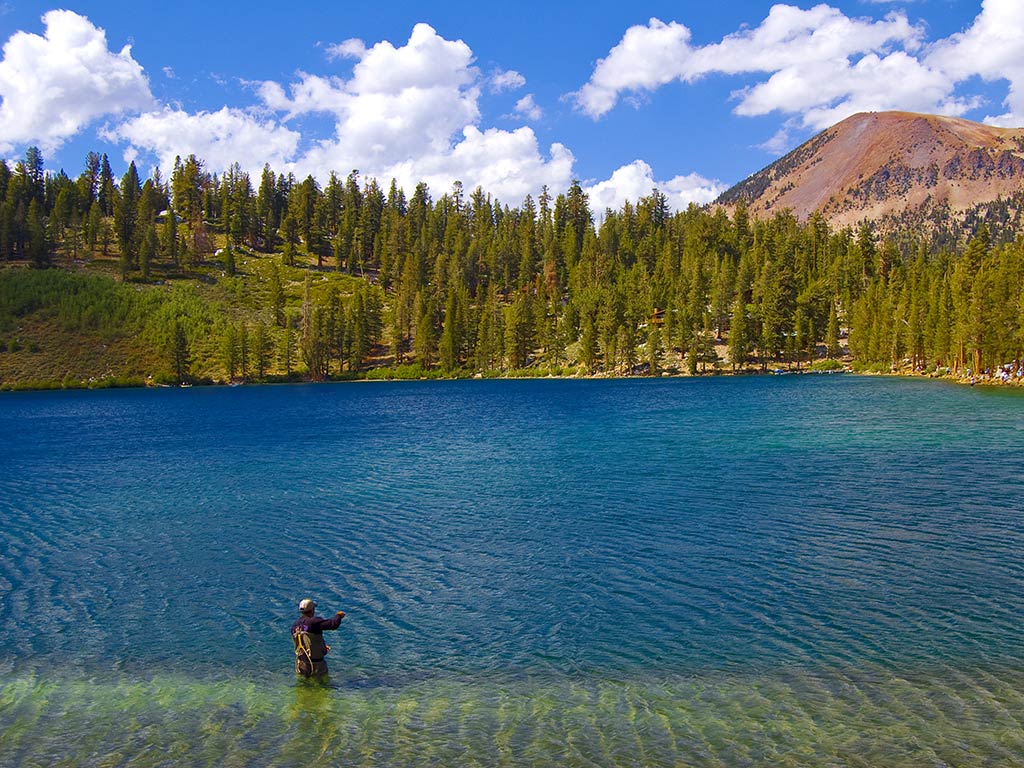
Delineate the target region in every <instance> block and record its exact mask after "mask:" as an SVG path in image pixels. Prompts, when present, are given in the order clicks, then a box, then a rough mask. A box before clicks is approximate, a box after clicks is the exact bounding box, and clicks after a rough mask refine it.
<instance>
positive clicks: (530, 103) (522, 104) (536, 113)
mask: <svg viewBox="0 0 1024 768" xmlns="http://www.w3.org/2000/svg"><path fill="white" fill-rule="evenodd" d="M513 111H514V113H515V114H516V115H518V116H520V117H524V118H526V119H527V120H540V119H541V118H542V117H544V110H543V109H541V108H540V106H538V104H537V102H536V101H534V100H533V94H532V93H528V94H526V95H525V96H523V98H521V99H520V100H519V101H517V102H516V106H515V109H514V110H513Z"/></svg>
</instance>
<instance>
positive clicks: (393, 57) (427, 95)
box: [258, 24, 573, 200]
mask: <svg viewBox="0 0 1024 768" xmlns="http://www.w3.org/2000/svg"><path fill="white" fill-rule="evenodd" d="M356 42H357V41H348V42H347V43H344V44H343V45H344V46H345V50H346V51H347V55H348V56H350V57H353V58H356V59H357V63H356V64H355V66H354V67H353V70H352V76H351V78H349V79H344V78H341V77H323V76H319V75H311V74H306V73H300V75H299V77H298V80H297V81H296V82H294V83H292V84H290V85H289V86H288V87H287V88H285V87H284V86H282V85H281V84H279V83H276V82H265V83H262V84H260V86H259V87H258V93H259V95H260V98H261V100H262V101H263V103H264V105H265V106H266V107H268V108H270V109H272V110H275V111H277V112H280V113H283V115H284V119H285V120H286V121H288V120H291V119H293V118H295V117H297V116H299V115H303V114H307V113H326V114H329V115H331V116H332V117H333V119H334V121H335V130H334V136H333V137H332V138H331V139H328V140H323V141H320V142H318V143H317V144H316V145H314V146H313V147H312V148H311V149H310V150H308V151H307V152H306V153H305V154H303V155H302V156H300V157H297V158H295V159H294V160H293V162H292V163H291V164H290V166H289V167H291V168H293V169H294V170H295V171H296V172H297V174H298V175H304V174H306V173H313V174H314V175H316V176H318V177H323V176H325V175H326V174H327V172H328V171H330V170H331V169H334V170H338V169H341V170H342V171H347V170H348V169H352V168H358V169H359V170H360V171H361V173H362V174H363V175H364V176H375V177H377V178H378V179H380V180H382V181H383V182H387V181H389V180H390V179H391V178H392V177H394V178H396V179H397V180H398V181H399V182H400V183H401V184H403V185H404V186H409V187H411V186H413V185H415V184H416V183H417V182H419V181H426V182H427V183H428V184H430V185H431V186H432V187H435V186H436V187H437V188H439V189H447V188H449V187H450V186H451V183H452V182H453V181H455V180H460V181H462V182H463V184H464V185H465V186H466V187H467V188H470V189H472V188H474V187H475V186H477V185H481V186H483V187H484V188H485V189H486V190H487V191H488V192H491V193H492V194H495V195H498V196H500V197H502V198H504V199H513V200H514V199H519V198H522V197H524V196H525V195H526V194H527V193H530V192H533V193H535V192H537V190H539V189H540V187H541V185H543V184H548V186H550V187H551V188H552V190H553V191H556V190H561V189H565V188H567V187H568V184H569V181H570V180H571V178H572V164H573V156H572V153H571V152H569V150H568V149H566V148H565V147H564V146H562V145H560V144H554V145H552V146H551V148H550V149H549V151H548V153H547V156H545V155H544V154H542V152H541V149H540V147H539V146H538V142H537V137H536V135H535V134H534V132H533V131H532V130H531V129H529V128H520V129H518V130H516V131H502V130H498V129H494V128H483V129H482V128H480V127H479V126H478V123H479V122H480V118H481V115H480V107H479V101H480V95H481V89H482V88H483V87H484V86H485V85H489V86H490V87H492V88H493V87H495V82H500V83H501V84H502V87H503V88H506V87H512V86H516V87H519V85H521V84H522V83H525V79H524V78H522V76H521V75H519V74H518V73H515V72H499V73H498V74H497V75H492V76H491V77H490V78H484V77H483V76H482V75H481V73H480V71H479V70H478V69H477V68H476V67H475V66H474V57H473V52H472V50H471V49H470V48H469V46H467V45H466V44H465V43H464V42H462V41H461V40H457V41H450V40H445V39H444V38H443V37H441V36H440V35H438V34H437V32H435V31H434V30H433V29H432V28H431V27H430V26H428V25H426V24H417V25H416V26H415V27H414V28H413V31H412V34H411V36H410V37H409V41H408V43H406V44H405V45H402V46H399V47H395V46H394V45H392V44H391V43H390V42H387V41H383V42H379V43H376V44H374V45H373V46H370V47H367V46H366V45H365V44H363V43H359V44H358V45H357V44H356ZM527 98H529V97H527ZM520 104H522V105H523V109H524V110H527V111H528V112H529V113H530V114H537V111H538V109H539V108H538V107H537V106H536V104H534V103H533V101H532V98H529V100H525V101H524V100H520Z"/></svg>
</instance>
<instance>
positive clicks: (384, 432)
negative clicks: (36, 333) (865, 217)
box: [0, 377, 1024, 766]
mask: <svg viewBox="0 0 1024 768" xmlns="http://www.w3.org/2000/svg"><path fill="white" fill-rule="evenodd" d="M0 435H3V436H4V438H3V440H2V442H0V598H2V600H0V764H20V765H50V764H56V765H59V764H66V765H77V764H82V763H83V762H87V763H88V762H92V763H95V764H107V763H109V764H112V765H119V764H129V765H173V764H181V763H192V764H207V765H224V764H228V765H230V764H236V765H252V764H268V765H270V764H274V765H276V764H283V765H289V764H298V763H305V762H306V760H308V757H309V754H310V750H312V752H313V753H314V754H320V755H321V756H322V757H323V758H325V759H330V760H332V761H333V762H336V763H341V764H361V763H366V764H383V763H388V764H397V765H402V764H418V765H432V764H435V765H436V764H474V763H475V764H480V765H496V764H508V765H593V764H600V765H608V764H622V765H675V764H679V763H683V764H687V765H723V766H735V765H759V764H765V763H768V762H770V763H773V764H780V765H881V764H884V765H931V764H935V765H942V764H944V763H946V764H950V765H1007V764H1024V639H1022V633H1021V632H1020V622H1021V616H1022V613H1024V610H1022V609H1024V589H1022V588H1024V566H1022V565H1021V564H1020V562H1019V561H1020V554H1021V551H1022V549H1024V546H1022V545H1024V526H1022V522H1024V520H1022V517H1024V512H1022V509H1024V504H1022V503H1021V500H1022V499H1024V472H1022V470H1024V458H1022V456H1024V453H1022V449H1024V397H1022V396H1020V394H1018V393H1004V392H996V391H991V390H982V389H980V388H975V389H968V388H961V387H951V386H944V385H939V384H936V383H934V382H921V381H909V380H893V379H863V378H849V377H767V378H738V379H734V378H728V379H714V380H692V381H691V380H672V381H605V382H599V381H586V382H577V381H524V382H446V383H442V382H416V383H403V384H397V383H395V384H351V385H320V386H302V387H261V388H255V387H253V388H247V387H241V388H233V389H199V388H193V389H190V390H148V391H120V392H118V391H106V392H77V393H37V394H20V393H19V394H9V395H5V396H4V397H0ZM307 595H310V596H313V597H315V598H316V599H318V601H319V602H320V605H321V608H322V610H323V612H324V613H329V612H331V611H333V610H336V609H338V608H343V609H345V610H346V611H347V612H348V618H346V620H345V622H344V623H343V625H342V629H341V630H340V631H339V632H338V633H336V634H335V636H334V637H333V638H331V640H333V642H331V640H329V642H331V644H332V645H333V646H334V647H335V650H334V652H333V653H332V654H331V656H330V657H329V660H330V662H331V667H332V682H331V685H330V686H329V687H327V688H318V687H309V686H305V685H297V684H296V682H295V681H294V679H293V677H292V672H291V642H290V640H289V638H288V633H287V630H288V626H289V625H290V622H291V620H292V619H293V617H294V605H295V602H296V601H297V600H298V598H300V597H303V596H307ZM40 616H41V617H43V618H42V620H40V618H39V617H40ZM69 744H73V745H74V747H73V749H71V751H69Z"/></svg>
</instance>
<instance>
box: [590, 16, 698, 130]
mask: <svg viewBox="0 0 1024 768" xmlns="http://www.w3.org/2000/svg"><path fill="white" fill-rule="evenodd" d="M692 51H693V49H692V48H691V47H690V30H689V29H687V28H686V27H685V26H683V25H682V24H677V23H676V22H674V21H673V22H671V23H670V24H665V23H664V22H662V21H659V20H658V19H651V20H650V22H649V23H648V25H647V26H646V27H644V26H640V25H637V26H633V27H630V28H629V29H627V30H626V34H625V35H623V36H622V40H621V41H620V42H619V44H618V45H616V46H615V47H614V48H612V50H611V52H610V53H609V54H608V56H607V57H606V58H603V59H600V60H599V61H598V62H597V66H596V67H595V68H594V73H593V75H591V77H590V81H589V82H588V83H587V84H586V85H584V86H583V87H582V88H581V89H580V90H579V91H577V92H576V93H575V94H572V96H573V98H574V99H575V101H576V104H577V106H578V107H579V108H580V109H581V110H583V111H584V112H586V113H587V114H588V115H590V116H591V117H594V118H597V117H600V116H601V115H604V114H605V113H607V112H609V111H611V109H612V107H614V106H615V104H616V102H617V101H618V100H619V94H620V93H622V92H623V91H640V90H648V91H651V90H654V89H656V88H660V87H661V86H663V85H666V84H668V83H670V82H672V81H673V80H677V79H680V78H683V77H684V76H685V70H686V64H687V61H688V59H689V57H690V55H691V53H692Z"/></svg>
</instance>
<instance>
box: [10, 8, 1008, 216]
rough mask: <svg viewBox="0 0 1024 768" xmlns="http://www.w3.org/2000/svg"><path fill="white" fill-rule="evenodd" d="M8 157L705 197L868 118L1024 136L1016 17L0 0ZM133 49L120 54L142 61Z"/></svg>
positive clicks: (511, 189)
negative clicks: (957, 124)
mask: <svg viewBox="0 0 1024 768" xmlns="http://www.w3.org/2000/svg"><path fill="white" fill-rule="evenodd" d="M0 42H2V43H3V45H4V47H3V52H2V54H3V55H2V58H0V99H2V102H0V156H6V157H10V158H14V157H18V156H20V155H21V154H22V153H23V152H24V149H25V147H26V146H27V145H29V144H36V145H38V146H40V147H41V148H42V149H43V154H44V158H45V159H46V163H47V167H48V168H50V169H55V168H58V167H64V168H65V169H66V170H67V171H68V173H69V174H71V175H77V174H78V172H79V171H80V170H81V168H82V166H83V160H84V156H85V153H86V152H87V151H89V150H97V151H103V152H107V153H108V154H109V155H110V158H111V162H112V165H113V166H114V168H115V171H117V172H120V171H121V170H123V168H124V167H125V165H126V163H127V161H128V160H129V159H135V160H136V161H137V163H138V165H139V166H140V169H141V170H143V172H148V171H149V170H150V169H152V168H153V167H154V166H160V167H162V168H163V169H164V170H165V171H166V170H167V169H168V168H169V166H170V164H171V163H172V162H173V158H174V156H175V155H176V154H177V155H182V156H184V155H187V154H189V153H195V154H197V155H198V156H199V157H201V158H203V159H204V160H205V161H206V163H207V167H208V168H209V170H211V171H219V170H222V169H223V168H225V167H226V166H227V165H228V164H229V163H231V162H233V161H237V162H239V163H240V164H241V165H242V167H243V168H244V169H245V170H248V171H250V172H258V169H259V168H260V167H262V165H263V163H264V162H270V164H271V165H272V167H274V168H275V170H278V171H293V172H295V173H296V175H297V176H300V177H304V176H305V175H306V174H307V173H313V174H314V175H316V176H317V177H318V178H321V179H325V178H326V176H327V174H328V172H329V171H330V170H336V171H337V172H339V174H341V175H345V174H347V173H348V172H349V171H350V170H352V169H354V168H358V169H359V170H360V171H361V172H362V174H363V175H364V176H371V175H372V176H376V177H378V178H379V179H381V181H382V183H383V184H384V185H385V186H386V184H387V183H388V182H389V181H390V179H391V178H392V177H395V178H398V180H399V181H400V182H401V183H402V184H403V186H405V187H406V189H407V192H409V191H411V188H412V185H413V184H414V183H415V181H416V180H425V181H427V182H428V183H429V184H430V187H431V190H432V191H433V192H434V194H435V195H437V194H440V193H441V192H443V191H445V190H447V189H448V188H450V185H451V182H452V181H453V180H455V179H459V180H460V181H462V182H463V184H464V185H465V186H466V187H467V188H473V187H475V186H476V185H478V184H480V185H482V186H483V187H484V189H485V190H487V191H489V192H492V193H494V194H495V195H496V196H498V197H499V198H500V199H501V200H502V201H503V202H507V203H509V204H512V205H518V204H519V203H520V202H521V201H522V198H523V197H524V196H525V195H526V194H527V193H530V194H534V195H536V194H537V192H538V191H539V190H540V188H541V186H542V185H544V184H546V185H548V187H549V188H551V189H552V190H553V191H556V192H558V191H562V190H563V189H565V188H566V187H567V185H568V184H569V183H570V182H571V180H572V179H574V178H578V179H580V180H581V181H582V182H583V183H584V186H585V188H586V189H587V191H588V193H589V194H590V195H591V199H592V203H593V207H595V208H596V209H598V210H601V209H602V208H603V207H604V206H606V205H610V206H617V205H619V204H620V203H621V200H622V199H625V198H630V199H634V198H635V197H637V196H639V195H642V194H646V193H647V192H649V191H650V189H651V188H652V187H653V186H655V185H657V186H658V187H659V188H660V189H662V190H663V191H665V192H666V193H667V194H668V195H669V197H670V200H671V201H672V202H673V204H674V205H676V206H683V205H686V204H687V203H688V202H690V201H695V202H706V201H708V200H710V199H711V198H713V197H714V196H715V195H716V194H717V193H718V192H719V191H721V190H722V189H724V188H725V187H727V186H729V185H731V184H733V183H735V182H737V181H739V180H741V179H743V178H744V177H746V176H747V175H749V174H751V173H753V172H755V171H757V170H759V169H760V168H762V167H763V166H765V165H767V164H768V163H769V162H771V161H772V160H773V159H775V158H776V157H778V156H779V155H780V154H783V153H784V152H786V151H788V150H789V149H791V148H793V147H794V146H796V145H798V144H799V143H800V142H802V141H803V140H805V139H807V138H808V137H810V136H812V135H814V134H815V133H816V132H818V131H819V130H821V129H823V128H825V127H827V126H828V125H831V124H833V123H834V122H836V121H838V120H840V119H842V118H843V117H846V116H848V115H850V114H853V113H854V112H857V111H863V110H882V109H907V110H912V111H927V112H938V113H943V114H950V115H959V116H963V117H967V118H970V119H974V120H979V121H987V122H991V123H994V124H998V125H1024V2H1021V0H983V1H982V0H916V1H914V2H877V1H873V2H869V1H868V0H844V1H841V2H839V1H835V2H831V3H823V4H813V3H798V2H794V3H789V4H777V5H773V4H771V3H769V2H729V3H726V2H718V3H707V2H686V1H677V2H662V1H661V0H656V1H654V2H643V1H642V2H635V3H601V2H596V3H595V2H589V3H581V2H566V3H551V2H533V1H532V0H526V1H525V2H519V3H515V4H505V3H493V2H492V3H480V2H474V3H468V2H462V1H461V0H460V1H459V2H445V3H443V4H436V5H434V4H428V3H423V2H417V3H413V2H375V3H370V2H362V0H345V1H339V2H322V3H310V2H291V3H259V2H248V3H242V2H204V3H199V2H193V1H192V0H182V1H181V2H177V3H173V4H155V3H145V2H123V1H122V0H105V1H104V2H98V1H97V2H93V1H91V0H87V1H83V2H73V3H72V2H69V3H67V4H66V5H64V6H54V5H48V4H40V3H36V2H19V1H18V0H6V2H3V1H2V0H0ZM126 46H127V47H126Z"/></svg>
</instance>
